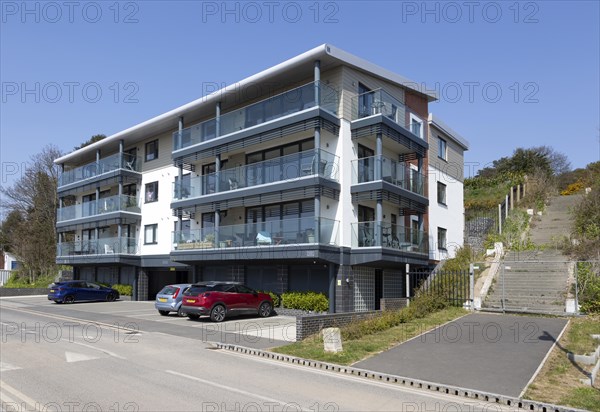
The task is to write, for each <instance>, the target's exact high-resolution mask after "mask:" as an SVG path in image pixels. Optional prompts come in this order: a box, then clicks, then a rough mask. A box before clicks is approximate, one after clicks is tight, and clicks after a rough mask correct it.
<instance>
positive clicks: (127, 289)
mask: <svg viewBox="0 0 600 412" xmlns="http://www.w3.org/2000/svg"><path fill="white" fill-rule="evenodd" d="M112 288H113V289H115V290H116V291H117V292H119V295H121V296H132V295H133V286H131V285H120V284H118V283H117V284H115V285H112Z"/></svg>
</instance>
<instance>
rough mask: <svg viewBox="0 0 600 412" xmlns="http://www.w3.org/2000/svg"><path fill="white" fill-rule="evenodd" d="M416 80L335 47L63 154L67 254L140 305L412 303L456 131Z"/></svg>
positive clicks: (61, 238)
mask: <svg viewBox="0 0 600 412" xmlns="http://www.w3.org/2000/svg"><path fill="white" fill-rule="evenodd" d="M416 84H417V83H415V82H411V81H409V80H407V79H405V78H403V77H401V76H399V75H397V74H395V73H392V72H390V71H388V70H385V69H382V68H381V67H378V66H376V65H374V64H372V63H370V62H368V61H366V60H363V59H361V58H358V57H356V56H353V55H351V54H349V53H347V52H345V51H343V50H340V49H338V48H335V47H333V46H331V45H327V44H325V45H321V46H319V47H316V48H314V49H312V50H309V51H308V52H306V53H303V54H301V55H299V56H296V57H294V58H292V59H290V60H287V61H285V62H283V63H281V64H278V65H276V66H274V67H271V68H269V69H267V70H264V71H262V72H260V73H258V74H255V75H253V76H251V77H248V78H246V79H244V80H242V81H240V82H238V83H236V84H233V85H231V86H229V87H226V88H224V89H222V90H220V91H217V92H215V93H212V94H210V95H207V96H204V97H202V98H200V99H198V100H195V101H193V102H191V103H189V104H186V105H183V106H181V107H178V108H176V109H174V110H172V111H170V112H167V113H164V114H161V115H160V116H157V117H155V118H153V119H150V120H148V121H146V122H144V123H141V124H139V125H136V126H134V127H131V128H129V129H127V130H123V131H121V132H119V133H116V134H115V135H112V136H109V137H107V138H105V139H103V140H101V141H99V142H97V143H94V144H92V145H89V146H86V147H84V148H82V149H79V150H76V151H74V152H72V153H70V154H68V155H65V156H63V157H61V158H60V159H57V160H56V163H58V164H60V165H62V167H63V170H64V171H63V173H62V175H61V177H60V182H59V188H58V194H59V197H60V202H59V203H60V208H59V210H58V223H57V231H58V253H57V261H58V262H59V263H63V264H69V265H73V267H74V270H75V276H76V277H78V278H83V279H95V280H98V281H105V282H110V283H130V284H133V285H134V286H135V288H134V291H135V292H134V293H135V297H136V299H138V300H145V299H152V298H153V297H154V294H155V293H156V292H157V291H158V290H159V289H160V288H161V287H162V286H163V285H165V284H167V283H171V282H185V281H188V282H192V281H200V280H234V281H242V282H245V283H246V284H248V285H249V286H251V287H254V288H256V289H263V290H270V291H274V292H279V293H280V292H284V291H287V290H295V291H302V290H314V291H319V292H323V293H325V294H327V295H328V296H329V300H330V310H331V311H338V312H342V311H364V310H372V309H377V308H379V305H380V299H381V298H400V297H404V296H405V295H406V290H405V289H406V284H405V278H406V267H407V266H406V265H407V264H409V265H411V267H414V268H417V267H418V268H422V267H428V266H429V265H430V264H431V259H435V257H436V255H435V254H430V250H429V243H430V240H431V239H430V235H429V234H428V233H427V229H426V228H428V227H431V224H430V222H429V220H430V216H429V213H428V208H429V205H430V199H429V196H428V192H429V190H428V184H429V185H432V184H434V185H435V184H436V182H437V181H438V179H437V178H436V179H434V180H433V181H432V180H431V179H432V178H431V176H430V177H429V181H428V177H427V170H429V171H430V173H431V171H432V170H441V171H444V173H448V172H447V170H446V169H445V168H443V167H441V166H440V167H435V168H433V167H432V166H433V165H431V164H430V162H429V158H430V157H428V149H429V150H430V151H431V147H430V144H428V140H429V138H430V137H429V133H430V132H429V131H430V130H433V131H435V133H438V132H439V133H440V136H442V135H443V136H446V137H447V138H448V139H447V140H446V141H447V142H448V144H449V145H450V144H451V143H452V144H454V142H456V139H457V138H456V137H455V135H453V134H451V135H448V133H449V129H446V128H443V127H442V126H440V124H441V123H437V122H435V121H433V122H431V121H429V111H428V104H429V103H430V102H431V101H433V100H435V96H434V95H432V94H430V93H425V92H422V91H420V90H419V89H418V88H417V87H415V85H416ZM435 144H436V145H437V143H435ZM463 147H464V145H463ZM435 153H437V152H435ZM435 156H436V159H437V154H436V155H435ZM451 175H452V176H454V175H453V174H451ZM461 178H462V175H461ZM432 182H433V183H432ZM448 186H451V185H448ZM461 187H462V186H461ZM450 193H452V196H451V198H452V202H455V201H458V196H457V197H454V194H453V193H454V192H453V191H451V190H448V194H450ZM448 199H450V196H449V197H448ZM461 199H462V193H461ZM433 202H434V203H437V201H436V200H435V199H434V200H433ZM460 215H461V216H462V207H461V208H460ZM440 219H441V220H440V223H436V225H438V226H439V227H443V224H446V223H441V221H442V220H444V219H446V217H444V216H440ZM453 219H454V218H453ZM457 221H458V219H457ZM455 224H457V223H456V222H452V225H455ZM446 226H448V227H446V229H447V230H450V229H451V228H450V227H449V224H446ZM460 233H461V234H462V228H461V231H460ZM435 241H436V240H435V238H434V242H435Z"/></svg>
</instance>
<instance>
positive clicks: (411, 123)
mask: <svg viewBox="0 0 600 412" xmlns="http://www.w3.org/2000/svg"><path fill="white" fill-rule="evenodd" d="M377 114H381V115H383V116H385V117H387V118H389V119H391V120H392V121H393V122H394V123H396V124H398V125H399V126H401V127H403V128H404V129H406V130H408V131H409V132H411V133H412V134H414V135H415V136H417V137H419V138H421V139H425V130H424V127H425V124H426V122H425V121H424V120H423V118H422V117H421V116H420V115H418V114H417V113H416V112H415V111H414V110H411V109H410V108H409V107H407V106H406V105H405V104H404V103H402V102H401V101H400V100H398V99H396V98H395V97H394V96H392V95H391V94H389V93H388V92H386V91H385V90H383V89H376V90H371V91H369V92H366V93H362V94H359V95H357V96H354V97H353V98H352V117H351V120H358V119H362V118H364V117H369V116H373V115H377Z"/></svg>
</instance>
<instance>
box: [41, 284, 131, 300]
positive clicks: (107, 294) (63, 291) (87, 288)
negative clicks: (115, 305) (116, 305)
mask: <svg viewBox="0 0 600 412" xmlns="http://www.w3.org/2000/svg"><path fill="white" fill-rule="evenodd" d="M117 299H119V292H118V291H116V290H115V289H112V288H107V287H106V286H101V285H98V284H96V283H93V282H86V281H84V280H70V281H68V282H55V283H53V284H51V285H50V292H49V293H48V300H53V301H55V302H56V303H73V302H79V301H83V300H105V301H107V302H114V301H115V300H117Z"/></svg>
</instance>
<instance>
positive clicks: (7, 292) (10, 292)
mask: <svg viewBox="0 0 600 412" xmlns="http://www.w3.org/2000/svg"><path fill="white" fill-rule="evenodd" d="M47 294H48V289H47V288H0V297H2V296H31V295H47Z"/></svg>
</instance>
